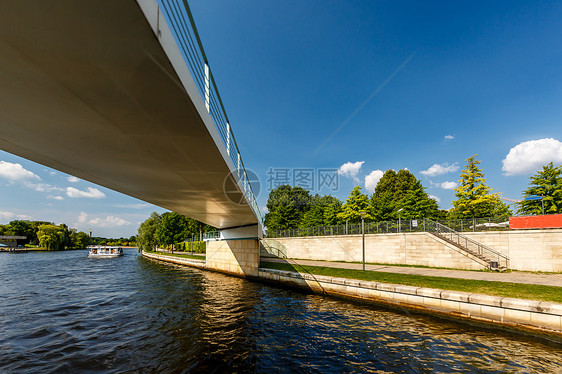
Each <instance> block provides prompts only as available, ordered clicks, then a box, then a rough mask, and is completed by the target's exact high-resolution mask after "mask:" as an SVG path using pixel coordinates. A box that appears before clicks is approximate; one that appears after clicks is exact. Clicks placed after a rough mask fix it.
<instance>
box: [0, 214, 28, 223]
mask: <svg viewBox="0 0 562 374" xmlns="http://www.w3.org/2000/svg"><path fill="white" fill-rule="evenodd" d="M13 219H31V217H30V216H28V215H25V214H15V213H12V212H0V221H4V222H7V221H11V220H13Z"/></svg>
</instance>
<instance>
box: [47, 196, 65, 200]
mask: <svg viewBox="0 0 562 374" xmlns="http://www.w3.org/2000/svg"><path fill="white" fill-rule="evenodd" d="M47 199H52V200H64V197H62V196H58V195H49V196H47Z"/></svg>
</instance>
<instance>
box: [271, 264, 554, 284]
mask: <svg viewBox="0 0 562 374" xmlns="http://www.w3.org/2000/svg"><path fill="white" fill-rule="evenodd" d="M261 261H262V262H281V263H289V264H296V265H308V266H323V267H333V268H340V269H355V270H362V269H363V265H362V264H356V263H350V262H331V261H313V260H291V259H281V258H267V257H262V258H261ZM365 270H368V271H380V272H384V273H398V274H413V275H426V276H433V277H446V278H460V279H476V280H485V281H494V282H510V283H524V284H538V285H543V286H555V287H562V274H554V273H553V274H542V273H541V274H538V273H527V272H518V271H516V272H511V273H494V272H483V271H465V270H447V269H429V268H416V267H406V266H387V265H369V264H367V265H365ZM561 292H562V291H561Z"/></svg>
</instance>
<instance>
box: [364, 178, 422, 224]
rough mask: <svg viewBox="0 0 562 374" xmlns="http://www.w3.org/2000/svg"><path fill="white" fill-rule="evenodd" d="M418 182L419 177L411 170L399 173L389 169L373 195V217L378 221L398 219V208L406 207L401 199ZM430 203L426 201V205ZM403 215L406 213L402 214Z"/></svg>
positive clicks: (415, 186)
mask: <svg viewBox="0 0 562 374" xmlns="http://www.w3.org/2000/svg"><path fill="white" fill-rule="evenodd" d="M417 183H418V179H417V178H416V177H415V176H414V174H412V173H411V172H410V171H409V170H406V169H402V170H399V171H398V173H397V172H395V171H394V170H387V171H386V172H385V173H384V174H383V176H382V178H381V179H380V180H379V182H378V183H377V186H376V187H375V192H374V193H373V195H372V196H371V206H372V213H373V218H374V219H375V220H377V221H387V220H394V219H397V218H398V210H399V209H401V208H404V207H403V204H402V203H401V201H402V200H403V199H404V198H405V197H406V195H407V194H408V192H409V191H411V190H412V189H414V188H418V186H417V185H416V184H417ZM420 183H421V182H420ZM422 188H423V187H422ZM421 195H423V194H420V196H421ZM429 203H430V202H426V205H427V204H429ZM401 217H404V215H403V214H401Z"/></svg>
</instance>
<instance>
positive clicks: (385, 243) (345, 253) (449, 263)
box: [262, 232, 487, 270]
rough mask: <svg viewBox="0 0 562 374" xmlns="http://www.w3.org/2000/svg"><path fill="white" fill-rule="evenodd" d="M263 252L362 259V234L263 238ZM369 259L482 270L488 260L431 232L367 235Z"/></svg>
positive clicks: (309, 258) (370, 260)
mask: <svg viewBox="0 0 562 374" xmlns="http://www.w3.org/2000/svg"><path fill="white" fill-rule="evenodd" d="M262 243H263V246H262V247H263V248H262V251H263V252H262V253H263V254H264V255H267V254H269V255H272V256H274V257H275V256H278V254H281V256H278V257H287V258H295V259H307V260H324V261H348V262H360V261H362V259H363V251H362V248H363V247H362V238H361V235H341V236H316V237H299V238H274V239H263V240H262ZM365 257H366V262H372V263H384V264H406V265H425V266H439V267H451V268H458V269H471V270H481V269H484V268H485V267H486V266H487V264H485V263H482V262H481V261H476V259H472V258H471V257H470V256H469V255H467V254H464V253H462V252H461V251H460V250H459V249H458V248H456V247H455V246H452V245H450V244H449V243H446V242H445V241H443V240H441V239H439V238H436V237H435V236H433V235H431V234H428V233H423V232H421V233H400V234H369V235H365Z"/></svg>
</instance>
